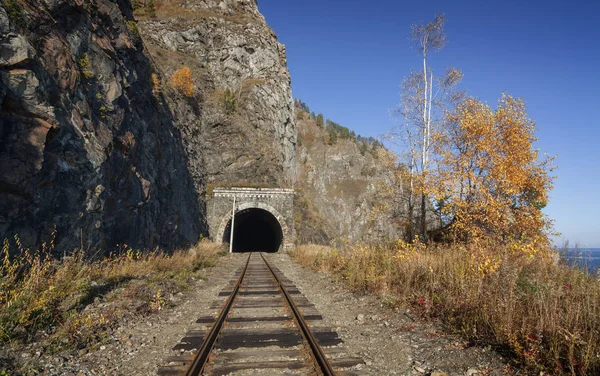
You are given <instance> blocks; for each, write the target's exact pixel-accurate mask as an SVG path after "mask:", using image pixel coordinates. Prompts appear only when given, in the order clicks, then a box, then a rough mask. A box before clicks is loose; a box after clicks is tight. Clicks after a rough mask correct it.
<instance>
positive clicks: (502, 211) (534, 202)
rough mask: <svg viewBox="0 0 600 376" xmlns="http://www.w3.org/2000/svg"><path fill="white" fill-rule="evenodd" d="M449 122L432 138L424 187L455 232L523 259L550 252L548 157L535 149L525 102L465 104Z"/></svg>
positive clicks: (470, 101)
mask: <svg viewBox="0 0 600 376" xmlns="http://www.w3.org/2000/svg"><path fill="white" fill-rule="evenodd" d="M448 120H449V122H448V127H447V128H446V129H444V130H443V131H442V132H439V133H438V134H436V135H435V136H436V138H437V142H436V145H438V149H437V153H438V155H439V162H438V170H437V172H436V173H435V174H432V176H430V177H429V179H428V184H429V186H430V189H431V190H432V191H433V192H434V194H435V196H436V197H437V198H438V199H439V200H440V202H443V205H442V207H441V213H442V215H443V216H445V219H446V221H448V222H449V223H451V226H450V228H451V229H452V233H453V234H454V235H455V236H456V237H457V238H458V239H460V240H467V241H481V240H483V239H485V240H486V241H492V242H494V243H496V244H512V249H514V250H520V251H522V252H525V253H527V254H535V253H536V252H538V251H539V250H542V249H547V246H548V245H549V240H548V236H547V232H548V231H549V230H550V228H551V226H550V225H551V224H550V221H549V220H548V219H547V218H546V217H545V216H544V215H543V213H542V211H541V209H542V208H543V207H545V205H546V203H547V200H548V195H547V193H548V191H549V190H550V189H551V188H552V180H553V178H552V177H551V176H550V175H549V172H550V171H551V170H552V166H551V162H552V158H548V157H545V158H540V155H539V151H538V150H537V149H535V148H534V146H533V143H534V142H535V141H536V138H535V136H534V132H535V123H534V122H533V121H532V120H531V119H529V118H528V117H527V114H526V111H525V103H524V102H523V100H522V99H520V98H514V97H512V96H510V95H506V94H505V95H503V96H502V98H501V100H500V103H499V105H498V107H497V108H496V109H495V110H493V109H491V108H490V106H489V105H487V104H484V103H481V102H480V101H478V100H476V99H468V100H466V101H465V102H463V103H462V104H460V105H459V106H458V108H457V110H456V111H455V112H454V113H453V114H452V115H450V116H449V118H448Z"/></svg>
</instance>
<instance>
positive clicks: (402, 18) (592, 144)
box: [258, 0, 600, 247]
mask: <svg viewBox="0 0 600 376" xmlns="http://www.w3.org/2000/svg"><path fill="white" fill-rule="evenodd" d="M258 3H259V9H260V11H261V12H262V13H263V15H264V16H265V17H266V19H267V23H268V24H269V25H270V26H271V27H272V28H273V30H275V33H276V34H277V36H278V38H279V40H280V42H282V43H284V44H285V45H286V48H287V57H288V66H289V69H290V73H291V76H292V90H293V94H294V97H295V98H300V99H302V100H303V101H304V102H306V103H307V104H308V105H309V106H310V108H311V110H313V111H315V112H317V113H319V112H322V113H323V114H324V115H325V117H327V118H329V119H331V120H333V121H335V122H337V123H340V124H342V125H344V126H346V127H348V128H350V129H352V130H354V131H356V132H357V133H359V134H361V135H363V136H375V137H378V136H381V135H382V134H384V133H385V132H387V131H389V130H390V129H391V127H392V126H393V124H394V121H393V120H392V119H390V116H389V110H390V109H392V108H394V107H395V106H396V104H397V102H398V98H399V96H398V94H399V84H400V81H401V80H402V78H403V77H404V76H405V75H407V74H408V73H409V72H410V70H411V68H413V67H414V68H418V67H419V65H420V64H422V62H421V60H420V58H419V56H418V54H417V53H416V51H415V50H414V49H413V48H412V45H411V42H410V41H409V40H408V37H409V35H410V26H411V24H413V23H423V22H429V21H430V20H432V19H433V16H434V15H435V14H436V13H439V12H444V13H445V14H446V18H447V24H446V34H447V40H448V45H447V46H446V48H445V49H444V50H442V51H440V52H436V53H434V54H433V55H431V56H430V62H431V63H432V65H433V67H434V70H435V72H439V73H441V72H442V71H443V70H444V69H445V68H446V67H448V66H455V67H457V68H460V69H462V70H463V73H464V75H465V78H464V80H463V83H462V89H465V90H467V92H468V94H470V95H472V96H475V97H478V98H479V99H481V100H483V101H486V102H489V103H491V104H494V105H495V104H496V103H497V100H498V98H499V97H500V96H501V94H502V92H503V91H506V92H508V93H509V94H512V95H514V96H519V97H523V98H524V99H525V101H526V103H527V106H528V114H529V116H530V117H531V118H532V119H534V120H535V121H536V123H537V127H538V128H537V137H538V139H539V140H538V143H537V147H539V148H540V149H541V151H542V152H546V153H548V154H550V155H558V158H557V160H556V165H558V167H559V169H558V170H556V171H555V174H556V175H557V176H558V178H557V180H556V182H555V189H554V190H553V191H552V192H551V195H550V203H549V205H548V207H547V208H546V209H545V212H546V213H547V214H548V215H549V216H550V217H551V218H553V219H554V220H555V227H556V229H557V230H558V231H559V232H561V233H562V238H561V239H563V240H564V239H569V240H570V241H571V244H574V243H578V244H579V245H580V246H582V247H600V219H599V218H600V196H599V195H598V193H599V192H600V146H599V145H598V144H599V143H600V120H598V119H599V118H600V117H599V116H598V114H597V113H596V112H597V111H599V110H600V91H599V90H600V71H599V69H598V66H600V2H598V1H594V0H590V1H580V0H576V1H560V2H559V1H552V0H549V1H496V0H494V1H483V2H482V1H461V2H449V1H428V2H417V1H413V2H400V1H397V0H396V1H392V0H384V1H380V0H377V1H370V2H369V1H360V0H333V1H323V0H319V1H317V0H302V1H294V2H291V1H285V0H258ZM559 242H560V240H559Z"/></svg>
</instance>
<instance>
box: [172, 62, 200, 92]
mask: <svg viewBox="0 0 600 376" xmlns="http://www.w3.org/2000/svg"><path fill="white" fill-rule="evenodd" d="M192 81H193V79H192V71H191V70H190V68H188V67H183V68H181V69H178V70H176V71H175V73H173V76H172V77H171V83H172V84H173V87H174V88H175V89H176V90H177V91H179V92H180V93H181V94H183V95H185V96H186V97H191V96H192V95H194V85H193V82H192Z"/></svg>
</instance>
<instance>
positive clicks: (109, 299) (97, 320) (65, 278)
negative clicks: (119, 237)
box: [0, 238, 224, 351]
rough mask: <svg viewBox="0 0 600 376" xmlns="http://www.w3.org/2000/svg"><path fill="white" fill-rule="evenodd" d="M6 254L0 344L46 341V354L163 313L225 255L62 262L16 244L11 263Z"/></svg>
mask: <svg viewBox="0 0 600 376" xmlns="http://www.w3.org/2000/svg"><path fill="white" fill-rule="evenodd" d="M10 248H11V245H10V243H9V242H8V240H5V241H4V247H3V255H1V256H3V257H2V259H0V343H8V342H10V343H12V344H13V345H15V346H18V345H19V344H24V343H30V342H33V341H37V342H44V343H46V344H47V346H48V347H47V348H48V349H49V351H58V350H61V349H64V348H84V347H89V346H92V347H93V346H95V345H97V344H98V343H101V342H102V340H103V338H105V337H106V332H107V331H108V330H109V329H110V328H111V327H112V326H114V325H115V324H116V323H117V322H118V320H119V319H120V318H122V317H124V316H126V315H145V314H150V313H152V312H156V311H159V310H161V309H163V308H166V307H167V306H168V305H169V300H168V297H169V296H171V295H172V294H174V293H177V292H179V291H182V290H185V289H186V288H188V287H189V286H190V285H191V283H192V282H193V280H195V279H197V278H201V277H202V273H203V269H204V268H206V267H210V266H212V265H214V264H215V262H216V259H217V258H218V257H219V256H220V255H222V254H224V253H223V252H222V251H223V250H222V249H221V247H220V246H217V245H215V244H213V243H210V242H206V241H202V242H200V243H199V244H198V245H197V246H195V247H193V248H192V249H189V250H186V251H177V252H174V253H173V254H167V253H164V252H162V251H154V252H151V253H140V252H138V251H134V250H132V249H131V248H128V247H127V246H125V247H122V249H121V250H120V251H119V252H115V253H114V254H112V255H111V256H109V257H106V258H104V259H101V260H95V261H91V260H87V259H86V255H85V254H84V253H83V252H78V253H75V254H73V255H70V256H65V257H62V258H60V259H56V258H53V257H51V256H50V253H51V252H50V251H49V250H46V249H45V248H46V247H44V249H42V250H41V251H36V252H30V251H29V250H28V249H23V247H22V246H21V245H20V243H19V241H18V238H16V248H18V249H17V252H18V255H17V256H16V257H10V256H9V253H10ZM49 248H50V249H51V247H49ZM94 302H96V303H99V302H101V303H102V304H97V305H94V304H92V303H94Z"/></svg>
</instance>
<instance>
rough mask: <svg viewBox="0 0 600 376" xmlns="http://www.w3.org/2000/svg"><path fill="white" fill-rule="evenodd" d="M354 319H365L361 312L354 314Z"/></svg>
mask: <svg viewBox="0 0 600 376" xmlns="http://www.w3.org/2000/svg"><path fill="white" fill-rule="evenodd" d="M356 320H357V321H365V315H363V314H362V313H359V314H358V315H356Z"/></svg>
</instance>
